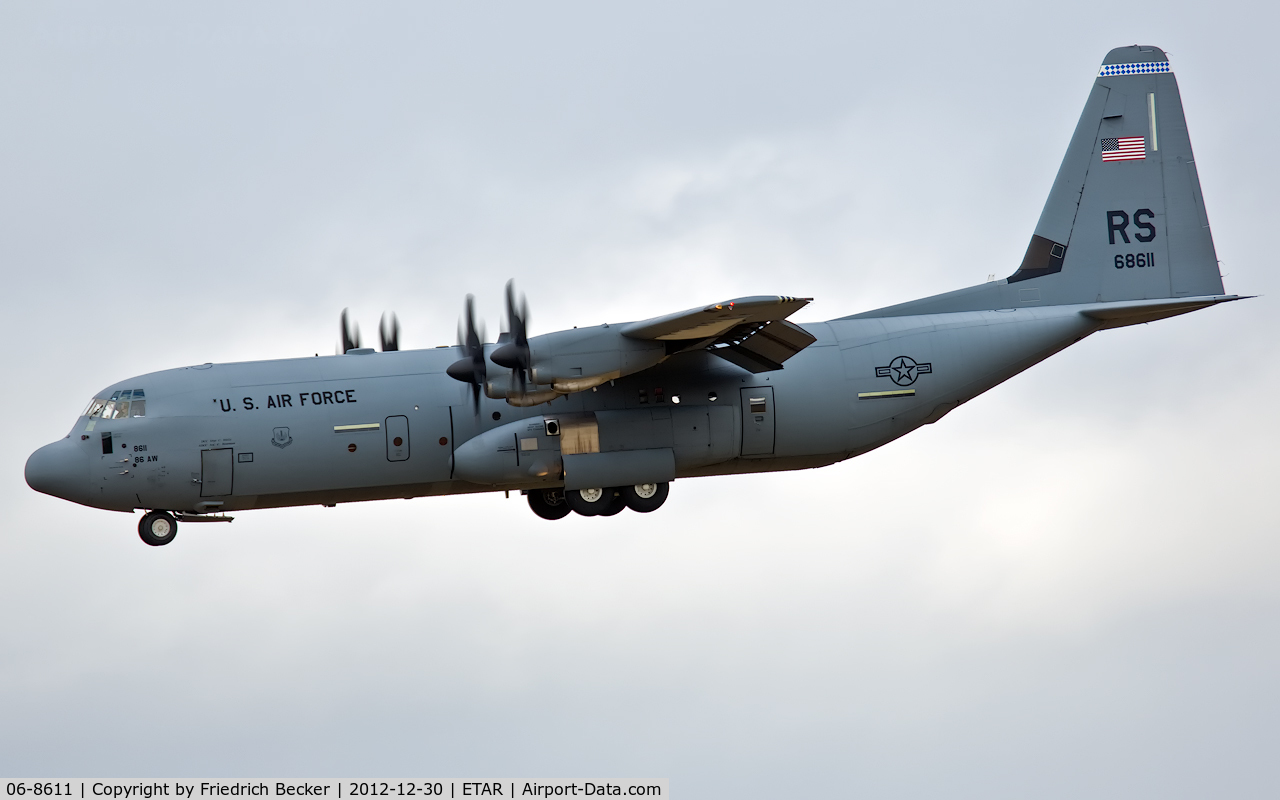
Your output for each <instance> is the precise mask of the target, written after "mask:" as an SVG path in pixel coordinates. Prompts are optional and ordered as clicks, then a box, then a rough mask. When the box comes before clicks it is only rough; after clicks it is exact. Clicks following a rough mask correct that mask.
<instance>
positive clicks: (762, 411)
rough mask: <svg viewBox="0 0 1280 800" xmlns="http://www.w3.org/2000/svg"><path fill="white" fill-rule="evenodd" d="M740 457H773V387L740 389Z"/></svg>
mask: <svg viewBox="0 0 1280 800" xmlns="http://www.w3.org/2000/svg"><path fill="white" fill-rule="evenodd" d="M741 391H742V455H744V456H771V455H773V419H774V414H773V387H772V386H755V387H752V388H749V389H742V390H741Z"/></svg>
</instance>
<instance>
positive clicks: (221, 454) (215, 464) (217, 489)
mask: <svg viewBox="0 0 1280 800" xmlns="http://www.w3.org/2000/svg"><path fill="white" fill-rule="evenodd" d="M231 453H232V449H231V448H230V447H223V448H220V449H218V450H201V451H200V496H201V497H222V496H224V495H228V494H231V470H232V461H233V460H234V459H232V457H231Z"/></svg>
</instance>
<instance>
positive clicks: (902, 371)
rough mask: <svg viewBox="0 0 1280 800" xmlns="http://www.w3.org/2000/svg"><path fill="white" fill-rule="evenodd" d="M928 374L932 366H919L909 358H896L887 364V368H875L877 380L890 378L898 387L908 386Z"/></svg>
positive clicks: (928, 364)
mask: <svg viewBox="0 0 1280 800" xmlns="http://www.w3.org/2000/svg"><path fill="white" fill-rule="evenodd" d="M929 372H933V365H932V364H930V363H928V362H925V363H924V364H920V363H918V362H917V361H916V360H915V359H914V358H912V357H910V356H898V357H897V358H895V359H894V360H892V361H890V362H889V366H887V367H876V377H877V378H891V379H892V380H893V382H894V383H896V384H898V385H899V386H910V385H911V384H913V383H915V382H916V378H918V377H920V376H921V375H924V374H925V373H929Z"/></svg>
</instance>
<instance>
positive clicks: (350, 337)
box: [342, 308, 360, 353]
mask: <svg viewBox="0 0 1280 800" xmlns="http://www.w3.org/2000/svg"><path fill="white" fill-rule="evenodd" d="M359 346H360V326H359V325H356V326H355V328H354V330H353V329H352V326H351V325H350V324H349V323H348V321H347V309H345V308H344V309H342V352H343V353H346V352H347V351H348V350H355V349H356V348H357V347H359Z"/></svg>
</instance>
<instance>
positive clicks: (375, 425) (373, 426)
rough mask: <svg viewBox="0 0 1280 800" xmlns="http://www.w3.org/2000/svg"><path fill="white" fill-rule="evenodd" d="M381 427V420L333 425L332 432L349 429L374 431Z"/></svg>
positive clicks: (341, 431) (349, 430) (347, 430)
mask: <svg viewBox="0 0 1280 800" xmlns="http://www.w3.org/2000/svg"><path fill="white" fill-rule="evenodd" d="M381 427H382V423H381V422H366V423H364V424H362V425H334V426H333V432H334V433H350V432H351V431H376V430H378V429H379V428H381Z"/></svg>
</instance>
